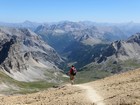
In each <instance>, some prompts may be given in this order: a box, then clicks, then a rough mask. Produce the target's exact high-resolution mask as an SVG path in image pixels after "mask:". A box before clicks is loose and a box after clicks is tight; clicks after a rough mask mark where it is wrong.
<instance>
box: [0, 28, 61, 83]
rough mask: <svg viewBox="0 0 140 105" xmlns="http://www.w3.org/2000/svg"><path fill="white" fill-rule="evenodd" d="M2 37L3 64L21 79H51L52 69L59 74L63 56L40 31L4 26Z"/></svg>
mask: <svg viewBox="0 0 140 105" xmlns="http://www.w3.org/2000/svg"><path fill="white" fill-rule="evenodd" d="M0 37H1V38H0V67H1V70H3V71H5V73H7V74H8V75H9V76H11V77H12V78H14V79H16V80H19V81H34V80H38V79H46V80H47V79H48V81H49V78H50V77H49V74H48V73H49V72H52V75H53V76H57V73H58V71H60V69H58V68H59V67H60V66H61V63H63V60H62V59H61V58H60V56H59V55H58V54H57V53H56V51H55V50H54V49H53V48H52V47H50V46H49V45H47V44H46V43H45V42H43V41H42V40H41V39H40V37H39V36H38V35H37V34H35V33H34V32H32V31H30V30H29V29H17V28H16V29H15V28H5V27H1V28H0ZM51 69H52V70H51ZM53 73H54V74H53ZM52 79H53V78H52ZM50 80H51V79H50Z"/></svg>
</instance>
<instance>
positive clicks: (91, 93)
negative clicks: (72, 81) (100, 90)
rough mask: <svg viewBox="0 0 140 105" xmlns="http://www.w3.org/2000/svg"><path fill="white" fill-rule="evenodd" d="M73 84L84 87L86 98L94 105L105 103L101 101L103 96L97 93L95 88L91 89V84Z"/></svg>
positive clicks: (103, 104)
mask: <svg viewBox="0 0 140 105" xmlns="http://www.w3.org/2000/svg"><path fill="white" fill-rule="evenodd" d="M75 86H78V87H80V88H82V89H84V90H85V91H86V96H87V98H88V99H89V100H90V101H91V102H92V103H94V104H95V105H105V103H104V102H103V98H102V97H101V96H100V95H99V94H97V92H96V90H95V89H93V88H92V87H91V86H89V85H87V84H84V85H75Z"/></svg>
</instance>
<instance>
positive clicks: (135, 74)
mask: <svg viewBox="0 0 140 105" xmlns="http://www.w3.org/2000/svg"><path fill="white" fill-rule="evenodd" d="M139 75H140V69H137V70H133V71H129V72H126V73H123V74H119V75H114V76H111V77H107V78H104V79H101V80H98V81H94V82H90V83H86V84H78V85H77V84H75V85H68V84H67V85H63V86H59V87H56V88H50V89H48V90H46V91H41V92H38V93H33V94H27V95H14V96H3V95H1V96H0V104H1V105H3V104H4V105H9V104H10V105H15V104H18V105H26V104H28V105H41V104H43V105H55V104H57V105H139V104H140V97H139V94H140V91H139V90H140V81H139V80H140V77H139Z"/></svg>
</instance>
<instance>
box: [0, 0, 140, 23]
mask: <svg viewBox="0 0 140 105" xmlns="http://www.w3.org/2000/svg"><path fill="white" fill-rule="evenodd" d="M25 20H29V21H34V22H58V21H63V20H69V21H87V20H88V21H93V22H111V23H112V22H113V23H120V22H130V21H133V22H139V23H140V0H0V21H1V22H23V21H25Z"/></svg>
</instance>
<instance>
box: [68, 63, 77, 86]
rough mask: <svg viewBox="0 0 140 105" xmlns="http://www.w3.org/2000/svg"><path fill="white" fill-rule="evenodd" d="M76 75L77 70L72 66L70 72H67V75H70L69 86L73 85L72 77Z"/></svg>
mask: <svg viewBox="0 0 140 105" xmlns="http://www.w3.org/2000/svg"><path fill="white" fill-rule="evenodd" d="M76 73H77V70H76V68H75V67H74V66H73V65H72V66H71V68H70V70H69V75H70V81H71V84H72V85H73V84H74V76H75V75H76Z"/></svg>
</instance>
